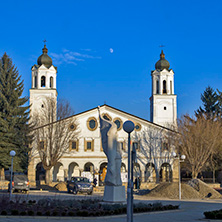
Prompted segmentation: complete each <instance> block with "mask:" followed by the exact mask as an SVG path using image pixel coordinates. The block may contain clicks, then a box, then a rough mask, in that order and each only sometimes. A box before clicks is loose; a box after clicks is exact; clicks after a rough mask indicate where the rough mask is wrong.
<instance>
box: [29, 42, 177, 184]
mask: <svg viewBox="0 0 222 222" xmlns="http://www.w3.org/2000/svg"><path fill="white" fill-rule="evenodd" d="M42 52H43V53H42V55H41V56H40V57H39V58H38V60H37V65H34V66H33V67H32V88H31V89H30V105H31V111H30V115H31V116H32V115H34V113H38V112H39V111H40V110H41V109H42V108H43V107H44V101H45V98H46V97H47V98H48V97H50V98H53V99H54V100H55V101H56V100H57V90H56V74H57V68H56V67H55V66H54V65H53V64H52V59H51V58H50V57H49V56H48V54H47V52H48V49H47V48H46V46H44V48H43V50H42ZM169 67H170V64H169V62H168V61H167V60H166V59H165V55H164V53H163V51H162V52H161V54H160V60H159V61H158V62H157V63H156V65H155V70H154V71H152V72H151V77H152V95H151V97H150V111H151V112H150V113H151V121H147V120H145V119H142V118H140V117H137V116H135V115H133V114H130V113H127V112H124V111H122V110H119V109H117V108H115V107H111V106H108V105H105V104H104V105H102V106H101V114H102V116H103V117H104V118H105V119H108V120H110V121H113V122H114V123H115V124H116V125H117V134H118V143H119V144H120V146H121V150H122V167H121V173H122V181H123V182H127V147H128V145H127V141H128V135H127V133H126V132H125V131H124V130H123V123H124V122H125V121H126V120H131V121H133V122H134V124H135V129H134V131H133V132H132V133H131V139H132V146H133V147H134V148H135V150H136V157H137V158H136V163H135V164H134V176H136V177H141V179H142V182H144V183H156V182H160V181H172V180H176V179H178V168H177V164H175V163H176V162H175V160H174V157H173V155H172V152H173V151H174V148H172V147H171V146H170V145H169V143H168V141H167V139H166V138H167V136H166V135H167V134H168V133H169V132H171V129H169V128H167V127H168V126H170V125H176V118H177V106H176V105H177V102H176V95H175V94H174V72H173V70H171V69H169ZM66 122H67V123H68V124H67V129H68V130H72V129H73V128H76V127H77V128H78V135H77V136H75V137H73V138H71V139H70V140H69V141H67V147H68V148H67V151H66V152H65V153H64V154H63V156H62V157H61V158H60V160H59V161H58V162H57V163H56V164H55V166H54V167H52V169H51V170H50V175H51V178H52V181H54V182H56V181H66V180H69V179H70V178H71V177H72V176H86V177H88V178H89V179H91V180H92V179H93V178H94V177H97V179H98V181H99V184H103V181H104V179H105V174H106V166H107V158H106V156H105V154H104V152H103V149H102V143H101V137H100V126H99V114H98V110H97V107H94V108H92V109H90V110H87V111H85V112H82V113H79V114H76V115H73V116H70V117H68V118H66ZM72 123H75V124H72ZM44 139H47V138H43V139H42V141H44ZM39 142H40V141H36V143H33V149H35V146H38V144H39ZM33 153H34V155H33V157H32V159H31V161H30V163H29V168H28V177H29V180H30V182H31V183H32V184H34V183H35V182H37V181H38V182H39V181H41V180H44V169H43V167H42V165H41V158H40V156H39V153H38V152H33Z"/></svg>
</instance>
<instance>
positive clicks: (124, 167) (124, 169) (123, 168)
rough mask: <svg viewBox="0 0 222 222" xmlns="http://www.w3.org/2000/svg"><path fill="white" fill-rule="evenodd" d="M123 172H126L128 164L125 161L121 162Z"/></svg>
mask: <svg viewBox="0 0 222 222" xmlns="http://www.w3.org/2000/svg"><path fill="white" fill-rule="evenodd" d="M121 173H126V165H125V163H122V164H121Z"/></svg>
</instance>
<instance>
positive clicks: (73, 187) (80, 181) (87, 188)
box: [67, 177, 93, 195]
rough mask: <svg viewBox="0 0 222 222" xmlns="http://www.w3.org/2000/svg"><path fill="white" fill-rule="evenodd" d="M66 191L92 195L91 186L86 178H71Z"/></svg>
mask: <svg viewBox="0 0 222 222" xmlns="http://www.w3.org/2000/svg"><path fill="white" fill-rule="evenodd" d="M67 190H68V193H73V194H77V193H87V194H88V195H91V194H92V193H93V186H92V184H91V183H90V181H89V179H88V178H86V177H72V178H71V180H70V181H68V183H67Z"/></svg>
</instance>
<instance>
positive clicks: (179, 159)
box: [173, 152, 186, 200]
mask: <svg viewBox="0 0 222 222" xmlns="http://www.w3.org/2000/svg"><path fill="white" fill-rule="evenodd" d="M173 156H174V158H175V159H177V160H178V171H179V178H178V179H179V200H181V181H180V180H181V177H180V163H181V162H183V161H184V160H185V159H186V156H185V155H180V154H178V155H177V154H176V153H175V152H173Z"/></svg>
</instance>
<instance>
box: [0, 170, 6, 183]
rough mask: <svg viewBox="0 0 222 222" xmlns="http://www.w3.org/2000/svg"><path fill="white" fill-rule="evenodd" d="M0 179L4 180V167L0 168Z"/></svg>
mask: <svg viewBox="0 0 222 222" xmlns="http://www.w3.org/2000/svg"><path fill="white" fill-rule="evenodd" d="M0 180H5V169H4V168H2V169H1V170H0Z"/></svg>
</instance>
